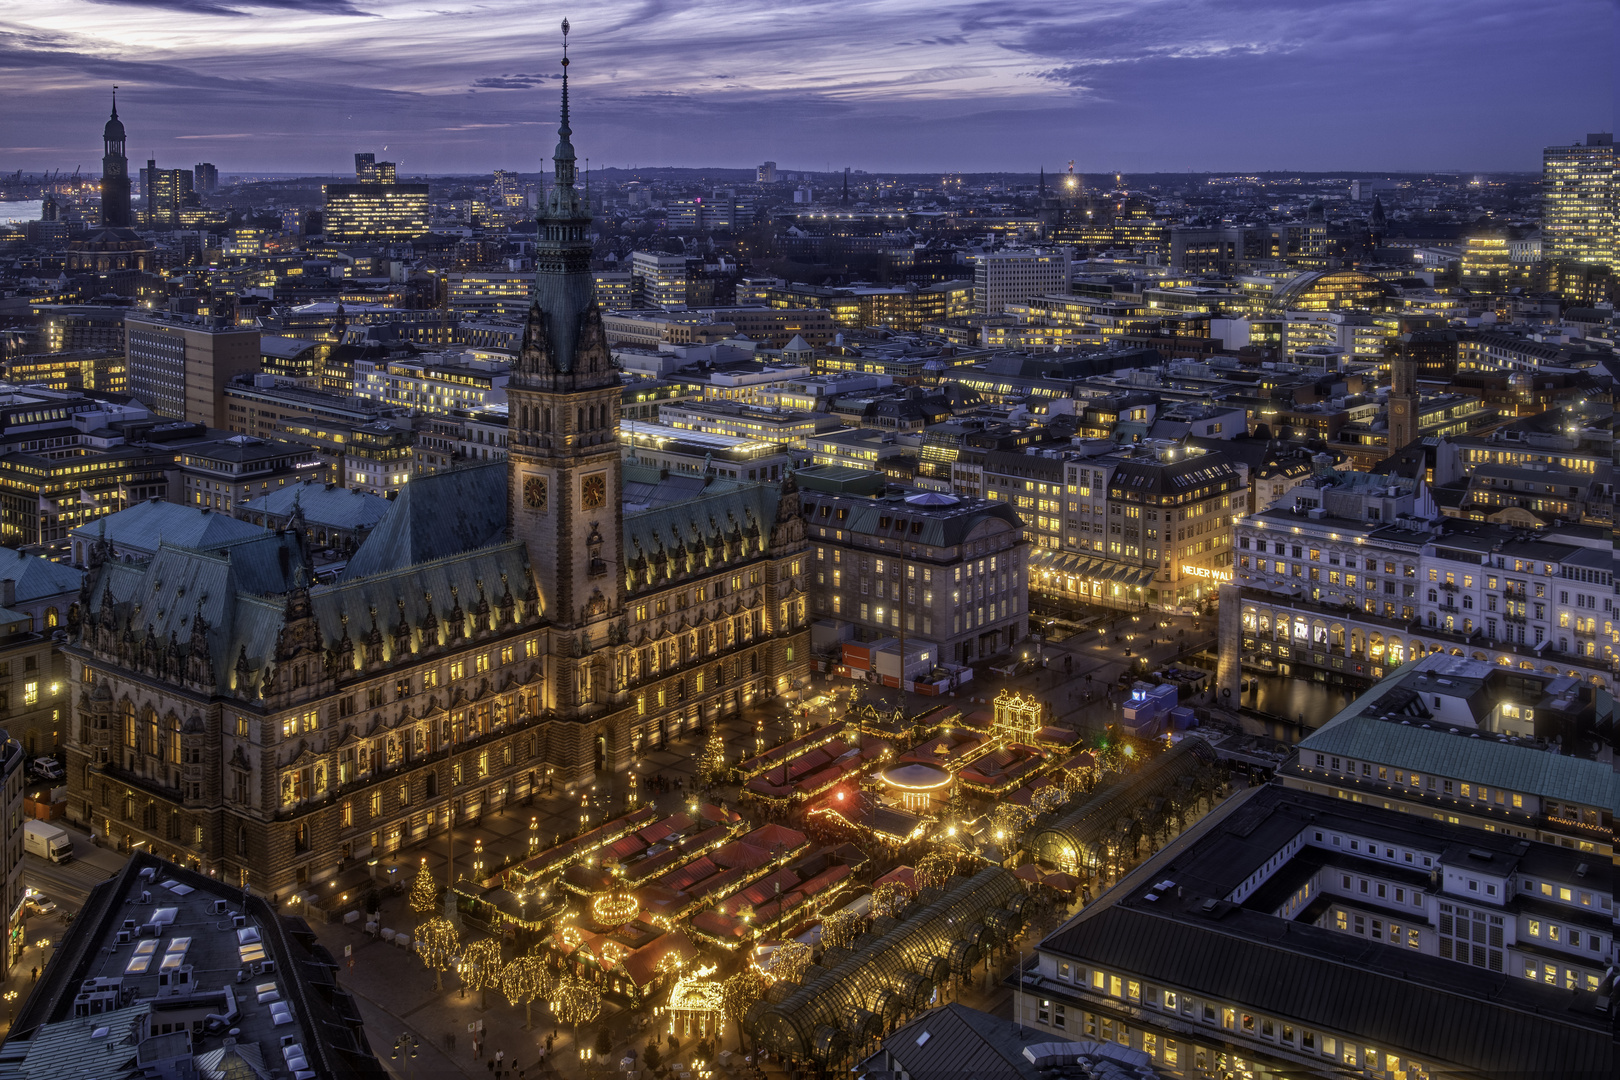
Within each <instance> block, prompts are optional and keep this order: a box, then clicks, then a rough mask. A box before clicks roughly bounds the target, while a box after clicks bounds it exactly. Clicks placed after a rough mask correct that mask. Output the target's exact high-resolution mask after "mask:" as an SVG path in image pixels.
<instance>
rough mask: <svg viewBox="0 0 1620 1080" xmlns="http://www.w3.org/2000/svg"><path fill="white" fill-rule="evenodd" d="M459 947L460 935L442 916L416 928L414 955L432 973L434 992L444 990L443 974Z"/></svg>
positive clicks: (435, 917) (452, 924) (454, 926)
mask: <svg viewBox="0 0 1620 1080" xmlns="http://www.w3.org/2000/svg"><path fill="white" fill-rule="evenodd" d="M460 946H461V934H460V933H459V932H457V930H456V925H455V923H452V922H451V921H450V920H449V919H447V918H445V917H444V916H443V915H436V916H434V917H433V918H431V919H429V920H428V921H427V922H425V923H423V924H422V925H421V926H420V927H418V928H417V931H416V954H417V955H418V956H420V957H421V958H422V963H423V964H425V965H427V968H428V970H429V971H431V972H433V989H434V990H442V989H444V973H445V972H446V971H447V970H449V968H450V964H451V962H452V961H453V960H454V959H455V956H456V950H457V949H458V948H460Z"/></svg>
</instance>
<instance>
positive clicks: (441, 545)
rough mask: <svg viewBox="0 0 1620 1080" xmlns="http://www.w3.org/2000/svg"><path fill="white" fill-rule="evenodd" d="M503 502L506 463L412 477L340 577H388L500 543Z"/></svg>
mask: <svg viewBox="0 0 1620 1080" xmlns="http://www.w3.org/2000/svg"><path fill="white" fill-rule="evenodd" d="M506 498H507V465H506V462H504V461H492V462H489V463H488V464H485V465H475V466H473V467H471V468H467V469H454V470H452V471H450V472H442V473H431V474H429V475H426V476H421V477H418V478H416V479H413V480H412V481H411V482H410V483H409V484H406V485H405V487H404V488H403V489H402V490H401V491H400V495H399V498H398V499H396V500H394V507H393V509H392V510H390V511H388V513H387V514H385V515H383V517H382V520H381V521H379V522H378V523H377V527H376V528H375V529H373V530H372V532H371V535H370V536H368V537H366V542H365V543H364V544H361V545H360V550H359V551H357V552H355V553H354V558H352V559H350V560H349V565H348V566H347V567H346V568H345V569H344V571H343V576H344V578H345V579H353V578H359V577H367V576H370V575H372V574H383V573H388V572H390V571H394V570H402V569H404V568H405V567H407V566H411V565H413V564H415V563H422V562H429V561H431V560H434V559H442V558H444V557H446V556H449V555H458V554H460V553H462V552H465V551H473V550H475V549H477V548H481V547H488V546H490V545H491V544H495V543H499V542H500V541H501V540H502V539H503V538H504V537H505V535H506Z"/></svg>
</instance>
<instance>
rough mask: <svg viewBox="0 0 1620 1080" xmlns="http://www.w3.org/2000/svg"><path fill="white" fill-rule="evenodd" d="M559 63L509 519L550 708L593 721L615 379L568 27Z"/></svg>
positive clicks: (523, 354)
mask: <svg viewBox="0 0 1620 1080" xmlns="http://www.w3.org/2000/svg"><path fill="white" fill-rule="evenodd" d="M562 63H563V82H562V126H561V127H559V128H558V129H557V135H558V140H557V149H556V151H555V153H554V154H553V157H552V160H553V162H554V164H555V172H556V175H555V182H554V184H553V185H552V188H551V190H550V191H549V192H548V193H547V195H546V199H545V203H544V206H543V208H542V209H541V212H540V215H539V221H538V224H539V236H538V242H537V244H536V254H535V274H534V289H533V292H532V293H531V298H530V303H529V313H528V317H527V321H526V324H525V326H524V330H523V344H522V347H521V349H520V350H519V352H518V357H517V361H516V363H515V364H514V365H513V367H512V374H511V379H510V381H509V383H508V385H507V407H508V418H507V423H508V433H509V438H508V447H507V449H508V457H507V461H508V468H509V469H510V470H511V476H510V481H511V482H510V484H509V486H508V490H509V495H508V500H509V501H508V506H507V521H508V522H509V524H510V528H511V533H512V536H513V538H514V539H517V540H522V541H523V542H524V543H525V544H526V545H527V546H528V549H529V561H530V564H531V565H532V566H533V567H534V572H535V579H536V581H537V582H538V584H539V589H540V600H541V604H542V606H543V609H544V611H545V614H546V617H547V618H548V619H549V620H550V622H551V625H552V635H551V656H552V663H551V664H550V665H549V668H550V670H549V673H548V675H549V677H548V684H549V685H548V687H547V690H546V694H545V696H546V699H547V704H548V707H549V708H550V709H551V710H552V711H553V712H554V713H555V714H556V715H558V716H561V717H569V716H573V717H576V718H579V719H589V718H591V717H593V716H598V715H601V714H603V713H604V712H607V711H609V710H610V709H611V708H612V707H613V705H614V704H615V703H616V700H617V695H618V694H619V690H618V686H619V683H618V673H617V663H616V658H615V653H616V651H617V649H616V645H617V644H618V642H617V640H616V639H617V637H618V635H617V632H616V630H615V627H616V625H617V620H619V619H620V617H621V616H622V615H623V589H624V582H623V569H622V563H623V560H622V558H621V551H620V548H621V544H622V537H623V500H622V498H621V492H622V490H623V484H622V482H621V477H620V469H619V401H620V399H619V372H618V369H617V368H616V367H614V364H613V358H612V355H611V354H610V352H609V351H608V343H607V334H606V332H605V331H604V330H603V327H602V314H601V311H600V309H599V308H598V307H597V305H596V300H595V296H594V293H595V281H594V279H593V278H592V276H591V242H590V240H589V239H588V235H589V231H590V224H591V214H590V210H589V208H588V207H587V206H586V205H585V203H584V201H583V200H582V199H581V198H580V194H579V192H578V191H577V190H576V189H575V187H574V183H575V159H574V146H573V143H572V142H571V141H570V137H571V136H572V134H573V131H572V129H571V128H570V127H569V126H568V23H567V21H566V20H565V21H564V22H563V60H562Z"/></svg>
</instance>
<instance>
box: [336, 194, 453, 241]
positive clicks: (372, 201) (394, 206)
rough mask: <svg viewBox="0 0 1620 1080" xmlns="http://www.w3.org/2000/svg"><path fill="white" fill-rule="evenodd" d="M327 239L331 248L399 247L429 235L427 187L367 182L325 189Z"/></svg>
mask: <svg viewBox="0 0 1620 1080" xmlns="http://www.w3.org/2000/svg"><path fill="white" fill-rule="evenodd" d="M324 228H325V230H326V239H327V240H328V241H330V242H331V243H334V244H386V243H398V242H400V241H405V240H410V239H411V238H413V237H417V236H421V235H422V234H423V233H425V232H427V231H428V186H427V185H426V184H394V183H385V182H383V181H381V180H367V181H363V182H361V183H358V184H327V185H326V216H325V226H324Z"/></svg>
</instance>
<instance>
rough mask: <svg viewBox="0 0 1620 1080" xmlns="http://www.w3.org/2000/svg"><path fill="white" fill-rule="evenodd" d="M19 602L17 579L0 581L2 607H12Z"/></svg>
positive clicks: (0, 605)
mask: <svg viewBox="0 0 1620 1080" xmlns="http://www.w3.org/2000/svg"><path fill="white" fill-rule="evenodd" d="M16 602H17V579H16V578H6V579H5V580H4V581H0V607H7V608H8V607H11V606H12V605H13V604H15V603H16Z"/></svg>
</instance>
